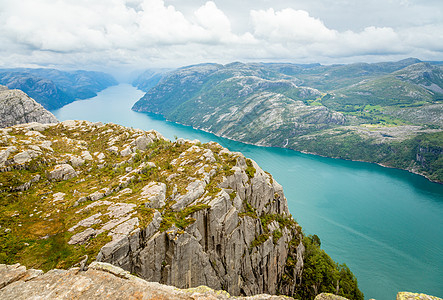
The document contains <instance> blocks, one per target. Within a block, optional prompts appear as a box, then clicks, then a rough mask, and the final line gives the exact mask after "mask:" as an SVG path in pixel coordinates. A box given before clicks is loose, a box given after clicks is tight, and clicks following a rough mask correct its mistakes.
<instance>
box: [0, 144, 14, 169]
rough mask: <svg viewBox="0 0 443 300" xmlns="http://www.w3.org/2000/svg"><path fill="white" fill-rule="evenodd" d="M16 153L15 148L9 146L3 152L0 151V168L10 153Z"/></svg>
mask: <svg viewBox="0 0 443 300" xmlns="http://www.w3.org/2000/svg"><path fill="white" fill-rule="evenodd" d="M14 152H17V147H15V146H10V147H8V148H6V149H5V150H0V167H3V166H4V165H5V163H6V160H7V159H8V157H9V155H10V154H11V153H14Z"/></svg>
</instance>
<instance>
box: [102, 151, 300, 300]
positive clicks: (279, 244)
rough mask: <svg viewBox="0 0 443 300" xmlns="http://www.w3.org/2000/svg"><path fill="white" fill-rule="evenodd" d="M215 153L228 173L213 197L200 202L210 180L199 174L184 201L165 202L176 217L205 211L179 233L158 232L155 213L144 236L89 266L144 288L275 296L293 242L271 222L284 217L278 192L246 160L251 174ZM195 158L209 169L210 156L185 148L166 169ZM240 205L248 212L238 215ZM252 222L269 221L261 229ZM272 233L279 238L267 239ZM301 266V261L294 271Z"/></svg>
mask: <svg viewBox="0 0 443 300" xmlns="http://www.w3.org/2000/svg"><path fill="white" fill-rule="evenodd" d="M220 152H222V154H221V155H223V154H225V155H227V156H230V157H233V158H235V160H236V164H235V166H234V167H232V173H233V174H232V175H230V176H227V177H224V178H223V180H222V181H221V182H220V183H219V184H218V187H220V188H221V190H220V192H218V193H217V194H214V195H212V196H209V195H206V196H205V194H207V193H205V188H206V186H207V184H208V183H209V181H210V178H211V174H213V173H214V172H213V170H214V169H211V171H210V172H209V173H207V174H205V176H206V181H201V180H197V181H195V182H194V183H191V184H190V185H188V187H189V189H188V191H187V193H186V194H184V195H181V194H178V195H177V196H175V197H173V198H172V199H174V200H173V201H174V202H175V203H174V204H173V205H172V206H171V208H172V209H173V210H177V211H179V210H183V209H185V208H186V207H189V206H192V204H193V203H199V204H204V205H207V208H205V209H202V210H199V211H197V212H195V213H193V214H191V216H192V218H194V219H195V222H194V223H193V224H191V225H189V226H188V227H186V228H185V229H179V228H177V227H176V226H172V227H170V228H168V229H167V230H165V231H162V230H161V229H160V227H161V223H162V221H163V219H164V218H165V216H164V215H163V216H162V214H161V213H160V212H159V211H156V212H155V213H154V217H153V221H152V222H151V224H149V225H148V227H147V228H146V229H141V230H138V231H137V232H135V233H133V234H132V235H131V236H122V237H121V239H119V240H115V241H113V242H111V243H110V244H108V245H106V246H105V247H103V248H102V250H101V251H100V253H99V255H98V256H97V260H100V261H105V262H109V263H112V264H115V265H118V266H121V267H122V268H124V269H126V270H128V271H130V272H131V273H135V274H137V275H139V276H140V277H142V278H145V279H147V280H149V281H157V282H161V283H165V284H169V285H174V286H177V287H179V288H187V287H193V286H198V285H207V286H210V287H212V288H215V289H224V290H226V291H228V292H229V293H232V294H234V295H240V294H246V295H253V294H258V293H263V292H264V293H271V294H274V293H276V292H277V290H278V283H279V279H280V277H281V275H282V273H283V271H284V268H285V265H286V259H287V257H288V252H289V247H288V244H289V242H290V241H291V240H292V239H293V238H297V234H298V235H300V233H298V232H297V226H296V224H295V223H291V225H292V227H291V226H288V227H285V226H283V225H281V224H279V223H278V222H277V217H276V216H277V215H278V216H280V217H281V218H288V219H289V218H290V215H289V211H288V208H287V203H286V199H285V198H284V195H283V189H282V187H281V186H280V185H279V184H278V183H277V182H275V181H273V180H272V178H271V176H270V175H268V174H266V173H265V172H263V170H261V169H260V168H259V167H258V165H257V164H255V163H254V162H252V161H250V164H252V167H248V165H247V163H246V159H245V157H244V156H243V155H241V154H240V153H231V152H229V151H228V150H226V149H223V150H222V151H220ZM196 153H199V154H200V155H201V157H200V160H202V161H208V160H209V161H210V162H215V158H214V154H213V153H212V151H204V150H203V149H202V148H200V147H197V146H192V147H190V148H189V149H188V150H187V151H186V152H184V154H185V155H181V156H182V157H179V158H178V159H175V160H173V161H172V162H171V164H172V165H174V166H182V165H189V164H192V162H190V161H189V156H190V155H191V154H196ZM219 155H220V153H219ZM203 167H204V166H203ZM248 168H251V169H254V170H255V174H254V175H253V177H251V178H250V177H248V175H247V174H246V170H247V169H248ZM203 174H204V173H203ZM212 176H213V175H212ZM161 193H162V192H159V193H158V194H161ZM163 193H164V192H163ZM172 199H171V200H172ZM247 205H250V211H249V212H245V209H247V208H246V206H247ZM258 216H263V217H262V219H263V218H264V216H269V218H270V219H272V218H275V220H272V221H271V222H270V223H269V224H268V225H267V227H268V228H263V223H262V221H261V219H260V218H259V217H258ZM277 231H278V232H280V234H279V235H280V237H279V238H273V233H274V232H277ZM275 234H277V233H275ZM298 240H299V241H300V240H301V238H299V239H298ZM300 251H301V252H302V251H303V248H301V249H300ZM302 266H303V263H302V262H301V263H300V266H299V269H300V270H299V271H301V268H302Z"/></svg>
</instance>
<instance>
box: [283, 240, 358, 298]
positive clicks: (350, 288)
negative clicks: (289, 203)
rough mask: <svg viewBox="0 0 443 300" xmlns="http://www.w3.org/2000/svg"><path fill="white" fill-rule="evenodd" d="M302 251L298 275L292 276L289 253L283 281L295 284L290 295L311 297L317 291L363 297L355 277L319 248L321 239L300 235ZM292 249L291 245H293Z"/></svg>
mask: <svg viewBox="0 0 443 300" xmlns="http://www.w3.org/2000/svg"><path fill="white" fill-rule="evenodd" d="M303 245H304V246H305V253H304V257H303V263H304V266H303V272H302V275H301V278H294V277H293V276H294V269H295V268H296V259H295V258H294V256H291V255H289V256H288V261H287V264H286V272H285V274H284V275H283V276H282V280H283V282H286V283H295V290H294V294H293V297H294V298H296V299H314V298H315V296H316V295H318V294H319V293H332V294H336V295H339V296H342V297H346V298H348V299H351V300H354V299H355V300H363V299H364V296H363V293H362V292H361V291H360V290H359V289H358V284H357V279H356V278H355V276H354V275H353V274H352V272H351V271H350V270H349V268H348V267H347V266H346V265H345V264H337V263H336V262H334V261H333V260H332V259H331V258H330V257H329V255H327V254H326V252H325V251H324V250H322V249H320V239H319V238H318V237H317V236H316V235H314V236H306V237H304V238H303ZM292 249H294V248H292Z"/></svg>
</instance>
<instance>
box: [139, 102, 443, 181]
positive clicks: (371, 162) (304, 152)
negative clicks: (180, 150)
mask: <svg viewBox="0 0 443 300" xmlns="http://www.w3.org/2000/svg"><path fill="white" fill-rule="evenodd" d="M131 109H132V108H131ZM134 111H136V110H134ZM137 112H139V113H150V114H155V115H157V116H161V117H162V118H164V119H165V120H166V121H168V122H171V123H175V124H179V125H182V126H188V127H191V128H193V129H196V130H201V131H203V132H206V133H210V134H213V135H215V136H217V137H221V138H224V139H227V140H230V141H234V142H238V143H243V144H246V145H252V146H257V147H267V148H279V149H288V150H291V151H295V152H299V153H303V154H309V155H315V156H320V157H325V158H332V159H341V160H345V161H353V162H363V163H369V164H376V165H379V166H381V167H384V168H389V169H396V170H402V171H407V172H409V173H412V174H415V175H419V176H422V177H424V178H425V179H427V180H428V181H430V182H432V183H438V184H441V185H443V182H440V181H436V180H432V179H430V178H429V177H428V176H426V175H425V174H422V173H419V172H417V171H414V170H408V169H402V168H398V167H393V166H389V165H385V164H382V163H378V162H373V161H365V160H358V159H346V158H341V157H331V156H325V155H321V154H318V153H315V152H309V151H304V150H296V149H293V148H289V147H288V148H287V147H278V146H272V145H261V144H254V143H250V142H245V141H239V140H236V139H234V138H231V137H228V136H225V135H218V134H216V133H215V132H213V131H210V130H206V129H203V128H198V127H194V126H192V125H186V124H182V123H179V122H176V121H172V120H169V119H168V118H166V117H165V116H164V115H163V114H161V113H156V112H151V111H137Z"/></svg>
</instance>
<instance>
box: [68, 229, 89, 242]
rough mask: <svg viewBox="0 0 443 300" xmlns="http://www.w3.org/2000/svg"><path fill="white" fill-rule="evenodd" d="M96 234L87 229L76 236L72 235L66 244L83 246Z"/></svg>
mask: <svg viewBox="0 0 443 300" xmlns="http://www.w3.org/2000/svg"><path fill="white" fill-rule="evenodd" d="M95 234H96V232H95V230H94V229H92V228H87V229H86V230H84V231H82V232H79V233H77V234H74V235H73V236H72V237H71V239H70V240H69V242H68V244H70V245H75V244H84V243H85V242H86V241H87V240H89V239H90V238H91V237H93V236H94V235H95Z"/></svg>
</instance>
